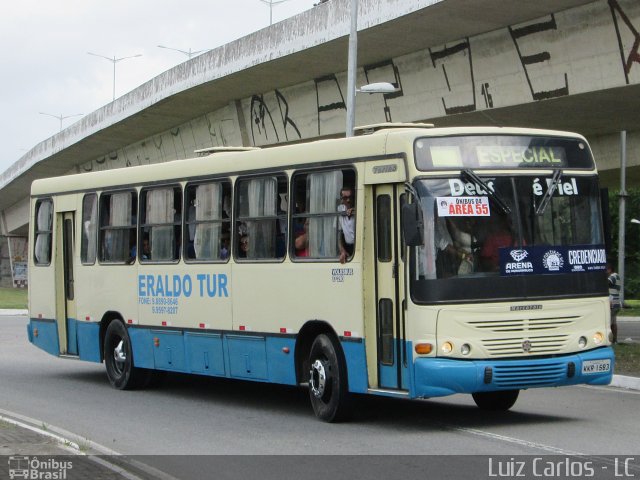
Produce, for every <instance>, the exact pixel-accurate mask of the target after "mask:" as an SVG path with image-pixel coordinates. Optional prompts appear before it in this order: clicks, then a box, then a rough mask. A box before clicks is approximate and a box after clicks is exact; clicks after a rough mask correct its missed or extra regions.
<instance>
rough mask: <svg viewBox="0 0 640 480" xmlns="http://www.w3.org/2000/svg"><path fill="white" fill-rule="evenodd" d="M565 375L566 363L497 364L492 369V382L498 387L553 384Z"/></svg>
mask: <svg viewBox="0 0 640 480" xmlns="http://www.w3.org/2000/svg"><path fill="white" fill-rule="evenodd" d="M566 377H567V367H566V365H564V364H562V363H560V362H558V363H551V364H546V365H526V366H524V365H499V366H495V367H494V369H493V383H494V384H495V385H497V386H499V387H504V388H509V387H516V386H517V387H518V388H526V387H542V386H545V385H555V384H557V383H558V382H560V381H562V380H563V379H565V378H566Z"/></svg>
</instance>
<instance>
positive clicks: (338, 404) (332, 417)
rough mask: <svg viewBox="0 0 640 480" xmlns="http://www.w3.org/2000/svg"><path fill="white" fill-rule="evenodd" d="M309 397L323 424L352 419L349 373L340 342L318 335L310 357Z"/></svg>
mask: <svg viewBox="0 0 640 480" xmlns="http://www.w3.org/2000/svg"><path fill="white" fill-rule="evenodd" d="M309 397H310V398H311V405H312V406H313V411H314V413H315V414H316V417H318V418H319V419H320V420H324V421H325V422H340V421H344V420H347V419H348V418H349V417H350V416H351V413H352V412H351V396H350V395H349V384H348V382H347V369H346V366H345V362H344V357H343V355H342V350H341V349H340V347H339V345H337V342H336V341H334V340H333V339H332V338H331V337H329V336H328V335H325V334H321V335H318V336H317V337H316V339H315V340H314V341H313V344H312V345H311V352H310V354H309Z"/></svg>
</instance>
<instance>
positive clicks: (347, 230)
mask: <svg viewBox="0 0 640 480" xmlns="http://www.w3.org/2000/svg"><path fill="white" fill-rule="evenodd" d="M340 202H341V203H340V205H338V212H339V213H340V216H339V217H338V220H339V221H338V230H339V231H338V246H339V248H340V263H345V262H346V261H347V258H349V257H351V255H353V246H354V243H355V234H356V217H355V213H356V209H355V197H354V195H353V189H352V188H351V187H347V186H345V187H343V188H342V190H340Z"/></svg>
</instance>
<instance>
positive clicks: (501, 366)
mask: <svg viewBox="0 0 640 480" xmlns="http://www.w3.org/2000/svg"><path fill="white" fill-rule="evenodd" d="M588 360H610V361H611V368H610V371H609V372H605V373H592V374H583V373H582V363H583V362H584V361H588ZM571 364H572V365H573V366H571ZM613 368H614V355H613V350H612V349H611V348H610V347H603V348H598V349H596V350H590V351H588V352H583V353H578V354H573V355H564V356H559V357H553V358H544V359H526V360H491V361H487V360H482V361H471V360H468V361H465V360H452V359H446V358H424V357H423V358H417V359H415V362H414V381H413V384H412V388H411V396H412V397H418V398H428V397H441V396H445V395H452V394H454V393H475V392H490V391H496V390H514V389H526V388H536V387H559V386H564V385H578V384H589V385H608V384H609V383H610V382H611V377H612V375H613ZM488 369H490V372H491V378H490V381H489V382H488V383H486V382H485V378H486V377H485V376H486V375H487V370H488Z"/></svg>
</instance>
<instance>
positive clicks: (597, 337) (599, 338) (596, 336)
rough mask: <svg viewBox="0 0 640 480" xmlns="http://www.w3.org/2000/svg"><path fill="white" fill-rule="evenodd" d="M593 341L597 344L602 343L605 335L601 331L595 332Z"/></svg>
mask: <svg viewBox="0 0 640 480" xmlns="http://www.w3.org/2000/svg"><path fill="white" fill-rule="evenodd" d="M593 341H594V342H595V344H596V345H600V344H601V343H602V342H603V341H604V335H603V334H602V333H601V332H596V333H594V334H593Z"/></svg>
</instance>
